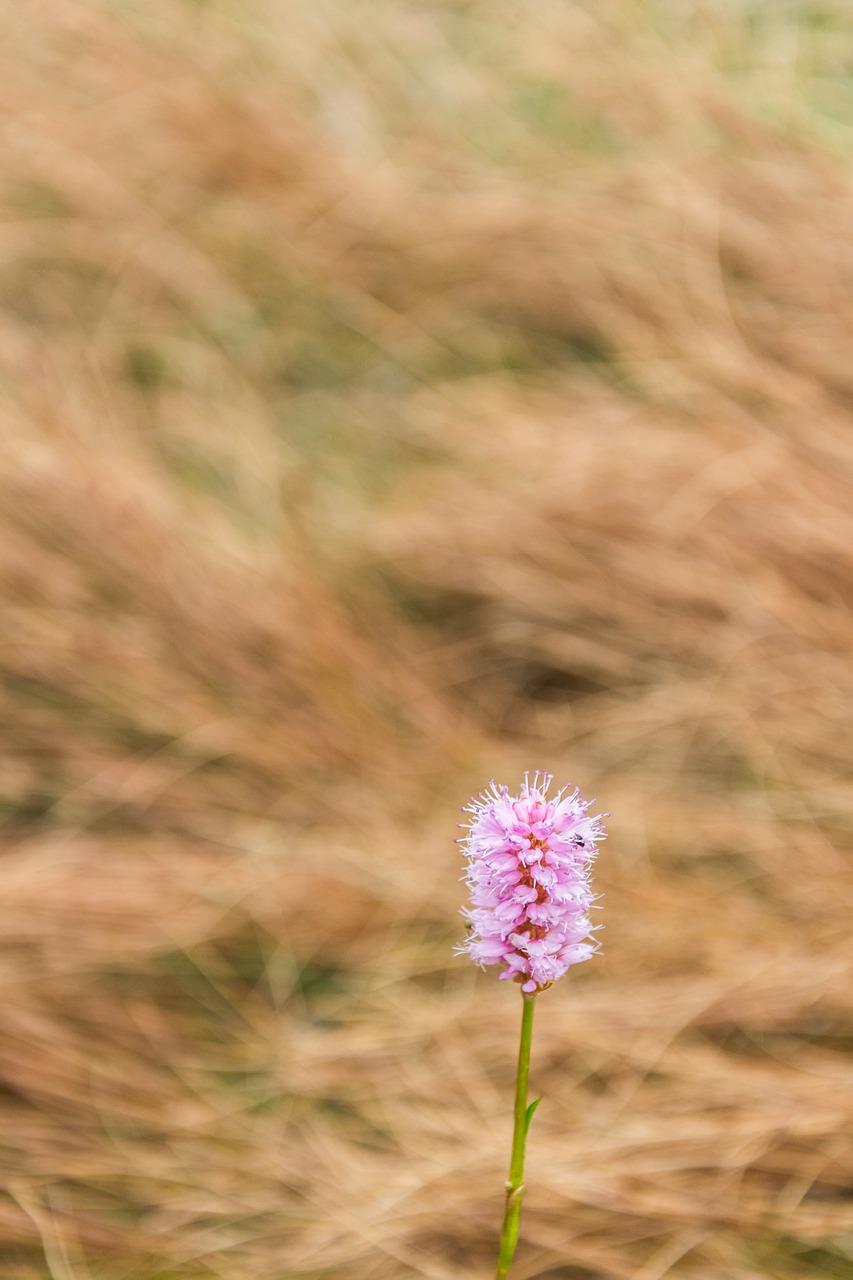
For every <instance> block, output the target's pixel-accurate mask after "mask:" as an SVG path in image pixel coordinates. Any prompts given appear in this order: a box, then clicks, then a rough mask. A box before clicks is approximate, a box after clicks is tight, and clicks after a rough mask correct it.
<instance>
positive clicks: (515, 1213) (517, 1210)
mask: <svg viewBox="0 0 853 1280" xmlns="http://www.w3.org/2000/svg"><path fill="white" fill-rule="evenodd" d="M521 998H522V1000H523V1002H524V1006H523V1010H522V1014H521V1042H520V1044H519V1047H518V1075H517V1076H516V1080H515V1122H514V1124H513V1130H512V1155H511V1157H510V1162H509V1178H508V1179H507V1184H506V1209H505V1211H504V1221H503V1227H502V1228H501V1250H500V1256H499V1258H498V1272H497V1280H506V1278H507V1276H508V1275H509V1268H510V1263H511V1262H512V1255H513V1254H514V1253H515V1246H516V1244H517V1243H518V1224H519V1219H520V1218H521V1199H522V1196H523V1195H524V1149H525V1146H526V1143H527V1130H528V1129H529V1128H530V1121H531V1119H532V1118H533V1112H534V1111H535V1109H536V1106H537V1103H538V1101H539V1099H538V1098H537V1099H536V1102H534V1103H532V1104H531V1105H530V1107H528V1105H527V1077H528V1075H529V1072H530V1042H531V1039H532V1037H533V1009H534V1006H535V1003H536V996H535V994H534V995H530V996H528V995H525V994H524V992H522V995H521Z"/></svg>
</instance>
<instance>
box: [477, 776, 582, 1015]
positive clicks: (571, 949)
mask: <svg viewBox="0 0 853 1280" xmlns="http://www.w3.org/2000/svg"><path fill="white" fill-rule="evenodd" d="M552 782H553V776H552V775H551V774H549V773H535V774H534V775H533V780H532V781H531V779H530V774H525V775H524V782H523V783H522V784H521V787H520V789H519V793H518V795H511V794H510V792H509V788H508V787H504V786H497V785H496V783H494V782H491V783H490V784H489V787H488V788H487V790H486V791H484V792H481V794H480V795H479V796H478V797H474V798H473V799H472V801H471V803H470V804H469V805H467V806H466V808H465V810H464V812H466V813H470V814H471V815H472V816H471V819H470V821H469V822H467V823H463V824H461V825H463V826H467V828H468V834H467V835H465V836H464V837H463V838H462V839H461V840H460V844H461V845H462V849H463V852H464V854H465V857H466V858H467V864H468V865H467V870H466V875H465V879H466V882H467V884H468V887H469V888H470V891H471V905H470V907H467V908H465V909H464V911H463V915H465V917H466V928H469V929H470V932H469V936H468V938H467V939H466V941H465V942H464V943H463V944H462V945H461V946H460V947H459V948H458V950H459V951H463V952H467V953H468V954H469V955H470V956H471V959H472V960H475V961H476V962H477V964H480V965H489V964H503V965H505V966H506V967H505V969H504V971H503V973H502V974H501V975H500V976H501V978H511V979H513V980H514V981H516V982H518V983H520V984H521V990H522V991H523V992H525V994H528V995H530V994H535V993H537V992H539V991H544V990H545V988H546V987H550V986H551V984H552V983H553V982H556V980H557V979H558V978H561V977H562V976H563V975H564V974H565V973H566V972H567V971H568V969H569V968H570V967H571V966H572V965H573V964H579V963H580V962H581V961H583V960H588V959H589V957H590V956H591V955H593V954H594V953H595V951H597V950H598V948H597V946H596V945H595V944H594V942H592V941H591V935H592V934H593V932H594V928H593V926H592V925H591V923H590V919H589V910H590V908H591V907H592V905H593V902H594V900H595V895H594V894H593V892H592V889H591V887H590V882H589V869H590V866H591V864H592V862H593V860H594V858H595V855H596V853H597V848H596V846H597V843H598V842H599V841H600V840H603V839H604V838H605V832H604V828H603V826H602V816H604V817H606V816H607V815H606V814H605V815H599V816H598V817H590V816H589V814H588V809H589V804H588V803H587V802H586V801H585V800H584V799H583V797H582V796H581V795H580V793H579V792H578V791H577V790H574V791H572V792H571V793H569V788H568V787H564V788H562V790H560V791H559V792H557V794H556V795H555V796H554V797H553V798H551V799H549V798H548V791H549V790H550V787H551V783H552Z"/></svg>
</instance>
